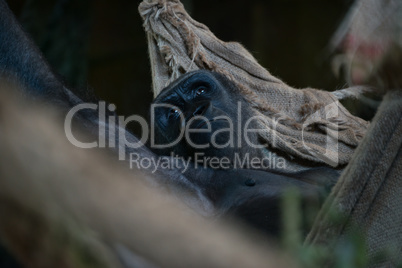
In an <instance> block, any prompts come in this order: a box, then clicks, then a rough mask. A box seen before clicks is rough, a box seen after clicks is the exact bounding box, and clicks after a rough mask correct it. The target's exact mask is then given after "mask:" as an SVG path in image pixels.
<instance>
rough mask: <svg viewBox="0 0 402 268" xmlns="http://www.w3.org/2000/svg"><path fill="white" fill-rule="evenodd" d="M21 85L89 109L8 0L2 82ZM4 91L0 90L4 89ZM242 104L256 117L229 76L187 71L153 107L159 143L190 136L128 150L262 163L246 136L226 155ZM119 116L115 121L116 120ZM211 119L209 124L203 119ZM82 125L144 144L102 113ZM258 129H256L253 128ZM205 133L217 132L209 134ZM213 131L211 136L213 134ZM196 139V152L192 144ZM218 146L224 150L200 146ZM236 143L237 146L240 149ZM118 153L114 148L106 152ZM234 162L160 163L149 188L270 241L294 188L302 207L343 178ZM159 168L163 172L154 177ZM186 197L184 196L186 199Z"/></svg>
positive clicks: (0, 51)
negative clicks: (183, 134)
mask: <svg viewBox="0 0 402 268" xmlns="http://www.w3.org/2000/svg"><path fill="white" fill-rule="evenodd" d="M5 80H8V81H9V80H12V81H17V82H18V84H19V85H21V86H20V88H21V90H20V91H19V94H20V95H21V96H23V97H25V98H28V99H30V100H31V101H36V102H37V101H42V102H45V103H48V104H51V105H53V106H55V107H57V109H58V110H59V111H61V112H62V113H64V114H67V113H68V112H69V111H70V110H71V109H72V108H73V107H76V106H77V105H80V104H84V103H85V101H84V100H82V99H80V98H79V97H77V96H76V95H75V94H74V93H73V92H72V90H70V89H69V88H68V87H67V86H66V85H65V84H64V83H63V82H62V80H61V79H59V77H58V76H57V75H56V74H55V73H54V72H53V71H52V69H51V67H50V66H49V64H48V63H47V62H46V60H45V59H44V56H43V55H42V54H41V52H40V51H39V49H38V48H37V47H36V45H35V44H34V43H33V42H32V40H31V39H30V38H29V37H28V36H27V34H26V33H25V32H24V31H23V29H22V27H21V26H20V24H19V23H18V22H17V20H16V18H15V17H14V15H13V14H12V12H11V11H10V9H9V8H8V6H7V4H6V2H5V1H4V0H0V82H2V81H3V82H4V81H5ZM0 87H1V84H0ZM237 103H240V104H241V106H242V108H243V111H242V113H241V115H242V117H244V118H248V117H250V116H252V114H251V110H250V105H249V104H248V103H247V102H246V101H245V99H244V98H243V97H242V96H241V95H239V94H236V93H235V90H234V86H233V84H232V83H230V82H229V81H228V80H227V79H225V78H224V77H223V76H221V75H219V74H217V73H213V72H207V71H198V72H194V73H189V74H187V75H184V76H183V77H181V78H179V80H177V81H175V82H173V83H172V85H170V86H169V87H168V88H166V89H165V90H163V91H162V92H161V93H160V95H159V96H157V98H156V99H155V101H154V109H153V111H154V120H155V141H156V143H157V144H168V143H171V142H172V141H175V139H176V137H177V135H179V132H180V131H181V130H182V129H183V124H184V123H185V122H187V123H189V124H187V125H189V130H191V131H188V132H189V134H188V137H189V138H190V139H180V140H179V141H178V142H177V143H176V144H174V145H172V146H170V147H169V146H168V147H166V148H156V146H150V147H151V148H147V147H146V146H145V145H142V146H140V147H137V148H133V147H131V146H127V145H126V144H125V145H124V146H126V148H125V153H126V155H127V156H129V155H130V154H132V153H136V154H138V155H140V157H142V158H148V159H151V158H152V159H156V160H157V159H160V157H162V156H161V155H167V154H169V153H170V152H171V151H173V152H175V153H177V154H178V155H180V156H185V157H189V156H191V155H192V154H194V153H196V152H203V153H205V155H207V156H211V157H212V156H218V157H226V156H227V157H229V160H230V161H233V157H234V155H235V154H236V153H239V154H241V155H244V154H246V153H251V154H252V155H253V156H256V157H261V151H260V150H258V149H253V148H250V147H249V146H239V142H240V143H243V144H244V143H245V142H247V140H245V139H246V138H245V137H241V138H240V139H238V140H237V141H236V144H234V146H228V148H223V149H220V148H219V146H221V145H225V144H226V143H227V142H228V140H230V136H233V137H234V136H236V137H238V136H239V133H238V132H236V131H235V133H230V132H229V131H226V132H225V131H222V132H220V131H219V130H222V129H227V128H228V127H229V126H230V124H231V123H233V122H234V124H235V126H234V127H233V126H231V127H232V129H242V128H244V127H245V124H246V123H245V122H240V121H239V120H232V122H231V119H234V118H236V113H237V109H236V108H235V105H236V104H237ZM114 116H116V115H114ZM205 118H206V119H207V120H206V121H205V120H204V119H205ZM74 120H75V122H76V124H78V125H79V126H80V128H81V129H83V130H85V131H86V132H87V133H89V134H91V135H93V136H94V137H98V133H99V129H100V128H101V127H102V128H105V129H106V131H105V133H106V134H105V135H107V136H108V138H109V137H110V135H111V133H112V134H113V133H114V134H115V135H113V136H114V137H115V139H117V138H118V136H119V134H120V133H122V132H123V134H124V138H125V140H127V141H129V142H136V143H138V142H139V140H138V139H137V138H136V137H135V136H134V135H132V134H131V133H130V132H129V131H127V130H125V129H124V130H122V129H117V128H114V126H113V127H112V126H111V125H110V122H109V121H105V120H104V119H102V118H101V117H100V116H99V114H98V111H97V110H92V109H85V110H80V111H79V112H77V113H76V114H75V115H74ZM251 128H253V125H252V124H251V125H250V129H251ZM205 130H208V131H209V130H211V131H209V132H211V134H210V133H209V132H207V131H205ZM212 130H213V132H214V133H213V132H212ZM190 140H192V141H195V142H196V143H197V144H196V145H197V146H192V144H190V142H189V141H190ZM248 141H249V142H251V143H252V144H257V143H258V136H257V135H251V136H250V138H249V140H248ZM211 142H216V143H217V145H219V146H212V147H206V148H203V147H202V148H198V145H205V144H206V145H208V144H210V143H211ZM235 145H236V146H235ZM108 150H109V151H112V153H116V152H117V150H116V149H115V148H110V149H108ZM232 164H233V163H231V165H230V167H229V168H227V169H215V168H211V167H210V166H203V167H201V168H200V167H197V165H196V163H194V162H191V163H190V165H189V166H184V165H182V164H178V165H176V166H174V167H173V168H171V167H157V166H155V165H154V164H153V165H151V166H150V167H149V168H148V169H146V170H141V172H144V174H146V178H147V180H148V181H147V182H148V183H150V184H152V185H158V186H160V187H161V188H164V189H166V190H167V191H169V192H170V193H172V194H173V195H177V196H179V198H180V199H181V200H182V201H183V202H184V203H185V204H187V205H188V206H190V207H192V208H194V209H195V210H196V211H198V212H199V213H200V214H202V215H205V216H207V217H223V216H228V215H229V216H232V215H235V216H237V217H238V218H240V219H243V220H244V221H245V222H247V223H249V224H250V225H251V226H254V227H256V228H258V229H260V230H262V231H264V232H266V233H268V234H270V235H273V236H276V235H278V234H279V233H280V228H281V212H280V211H281V206H280V204H281V199H282V197H283V194H284V192H285V191H286V190H287V189H288V188H289V187H292V188H296V189H298V191H299V192H300V195H301V199H302V201H303V204H306V206H308V204H309V202H310V201H311V202H313V203H315V202H321V201H322V200H323V197H325V195H326V194H327V193H328V189H330V188H331V187H332V185H333V184H334V182H335V181H336V179H337V176H338V173H336V172H335V173H333V172H332V171H331V169H326V168H311V169H309V170H306V171H303V172H296V173H295V172H286V170H284V171H283V172H281V173H278V172H271V171H267V170H264V171H262V170H253V169H242V168H235V167H233V165H232ZM154 169H156V170H157V172H155V173H154V172H152V171H153V170H154ZM183 193H184V194H183Z"/></svg>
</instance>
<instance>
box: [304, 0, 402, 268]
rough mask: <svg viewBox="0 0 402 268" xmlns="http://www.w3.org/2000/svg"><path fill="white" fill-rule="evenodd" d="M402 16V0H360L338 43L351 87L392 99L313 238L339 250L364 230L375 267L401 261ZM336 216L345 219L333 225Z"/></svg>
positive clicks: (381, 111)
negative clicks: (364, 85)
mask: <svg viewBox="0 0 402 268" xmlns="http://www.w3.org/2000/svg"><path fill="white" fill-rule="evenodd" d="M401 14H402V1H400V0H388V1H377V0H358V1H356V2H355V4H354V6H353V7H352V9H351V10H350V12H349V14H348V16H347V17H346V18H345V20H344V22H343V24H342V25H341V26H340V28H339V30H338V31H337V32H336V34H335V36H334V38H333V40H332V45H333V47H334V48H336V49H338V50H340V52H341V54H339V55H338V56H337V57H335V59H334V62H335V65H338V66H339V65H343V67H344V69H345V70H347V73H346V76H347V78H348V80H349V82H350V83H362V82H364V83H370V84H371V85H374V86H377V87H378V88H379V90H380V91H382V92H386V91H388V93H387V94H386V96H385V97H384V100H383V102H382V104H381V106H380V107H379V109H378V111H377V114H376V116H375V118H374V119H373V121H372V123H371V126H370V128H369V129H368V131H367V133H366V136H365V137H364V139H363V140H362V142H361V144H360V145H359V147H358V148H357V150H356V152H355V154H354V156H353V159H352V160H351V162H350V163H349V165H348V166H347V168H346V169H345V170H344V172H343V174H342V176H341V178H340V179H339V181H338V183H337V184H336V185H335V187H334V189H333V190H332V193H331V195H330V197H329V198H328V200H327V201H326V203H325V205H324V207H323V209H322V211H321V213H320V215H319V216H318V217H317V219H316V221H315V225H314V227H313V229H312V231H311V232H310V234H309V236H308V238H307V240H306V244H307V245H320V246H321V247H322V246H327V247H328V248H329V250H332V248H333V247H334V246H335V245H336V243H337V242H340V241H342V239H343V238H344V237H345V236H346V237H347V236H349V235H350V232H355V231H356V227H358V228H359V229H360V230H359V231H362V233H363V234H365V238H366V244H367V251H366V254H367V257H368V258H369V259H370V267H396V266H398V267H399V266H400V265H401V263H402V254H401V252H402V183H401V179H402V90H401V87H402V80H401V77H402V76H401V72H402V53H400V51H402V49H401V48H402V16H401ZM398 51H399V52H398ZM334 211H339V212H341V213H342V214H343V215H345V216H346V218H344V219H343V220H342V221H341V222H338V223H334V221H333V220H332V219H331V218H332V216H331V214H332V213H333V212H334ZM384 253H388V254H384ZM379 256H382V258H378V257H379Z"/></svg>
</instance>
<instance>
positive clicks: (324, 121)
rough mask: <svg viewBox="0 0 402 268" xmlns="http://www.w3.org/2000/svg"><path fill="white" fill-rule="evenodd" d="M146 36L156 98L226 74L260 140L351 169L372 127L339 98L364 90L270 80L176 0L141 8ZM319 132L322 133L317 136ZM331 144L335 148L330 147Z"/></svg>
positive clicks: (294, 155) (292, 155)
mask: <svg viewBox="0 0 402 268" xmlns="http://www.w3.org/2000/svg"><path fill="white" fill-rule="evenodd" d="M139 11H140V14H141V16H142V17H143V19H144V28H145V31H146V32H147V36H148V45H149V54H150V60H151V67H152V77H153V92H154V95H155V96H156V95H158V93H159V92H160V91H161V90H162V89H163V88H164V87H165V86H167V85H168V84H169V83H170V82H172V81H173V80H175V79H177V78H178V77H179V76H180V75H182V74H184V73H186V72H190V71H193V70H198V69H207V70H211V71H215V72H218V73H221V74H224V75H226V76H227V77H228V78H229V79H230V80H232V81H233V82H235V84H236V85H237V87H238V90H239V91H240V92H241V93H242V94H243V95H244V96H245V97H246V98H247V99H248V101H249V102H250V103H251V105H252V107H253V108H254V112H255V114H256V115H257V116H258V118H260V124H261V125H260V128H261V129H265V130H266V131H263V132H262V133H260V135H261V137H262V138H263V139H264V140H265V141H266V142H267V144H269V145H270V147H271V148H272V149H274V150H278V151H281V152H283V153H286V154H288V155H289V159H293V160H292V161H287V165H286V166H287V167H290V168H294V169H298V168H300V167H298V166H295V163H296V162H297V160H309V161H312V162H315V163H326V164H329V165H331V166H333V167H341V166H343V165H345V164H347V163H348V162H349V160H350V158H351V155H352V153H353V151H354V149H355V148H356V146H357V145H358V144H359V142H360V140H361V139H362V137H363V136H364V133H365V132H366V129H367V126H368V123H367V122H366V121H364V120H362V119H360V118H358V117H355V116H353V115H351V114H350V113H349V112H348V111H347V110H346V109H345V108H344V107H343V106H342V105H341V104H340V103H339V101H338V99H341V98H345V97H349V96H355V95H358V94H359V93H361V92H362V91H363V90H364V88H362V87H358V88H352V89H345V90H342V91H338V92H335V93H330V92H326V91H321V90H317V89H311V88H306V89H301V90H300V89H295V88H292V87H290V86H288V85H286V84H285V83H284V82H282V81H281V80H279V79H278V78H276V77H274V76H272V75H271V74H270V73H269V72H268V71H267V70H266V69H264V68H263V67H262V66H261V65H259V64H258V63H257V61H256V60H255V59H254V57H253V56H252V55H251V54H250V53H249V52H248V51H247V50H246V49H245V48H244V47H242V46H241V45H240V44H238V43H234V42H230V43H225V42H223V41H221V40H219V39H218V38H217V37H215V36H214V35H213V34H212V33H211V31H210V30H209V29H208V28H207V27H206V26H205V25H203V24H201V23H199V22H197V21H195V20H193V19H192V18H191V17H190V16H189V15H188V14H187V12H186V11H185V9H184V7H183V5H182V4H181V3H180V1H178V0H171V1H168V0H146V1H143V2H142V3H141V4H140V6H139ZM315 129H319V131H316V130H315ZM328 144H331V146H328Z"/></svg>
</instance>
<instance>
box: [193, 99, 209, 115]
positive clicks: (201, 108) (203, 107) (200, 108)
mask: <svg viewBox="0 0 402 268" xmlns="http://www.w3.org/2000/svg"><path fill="white" fill-rule="evenodd" d="M209 106H210V102H209V101H206V102H202V103H199V104H198V105H197V107H196V108H195V110H194V112H193V116H202V115H204V114H205V113H206V112H207V110H208V108H209Z"/></svg>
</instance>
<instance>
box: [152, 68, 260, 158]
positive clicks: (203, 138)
mask: <svg viewBox="0 0 402 268" xmlns="http://www.w3.org/2000/svg"><path fill="white" fill-rule="evenodd" d="M151 117H152V118H151V121H152V125H153V127H154V133H155V135H154V141H155V144H154V145H153V146H152V145H151V148H152V149H153V150H154V151H156V152H157V153H158V154H165V155H167V154H170V153H172V152H173V153H175V154H177V155H180V156H184V157H191V156H193V155H194V154H195V153H202V154H203V155H205V156H209V157H227V158H228V159H230V160H231V161H233V158H234V157H235V154H238V155H239V156H242V155H244V154H245V153H249V154H253V155H254V156H258V155H259V150H256V149H254V146H253V145H257V144H258V136H257V134H256V133H255V132H245V131H244V130H245V129H250V130H251V129H256V123H257V121H256V120H249V119H250V118H252V117H253V112H252V110H251V106H250V103H248V102H247V101H246V100H245V99H244V97H243V96H242V95H241V94H239V93H238V90H237V89H236V87H235V85H234V83H233V82H231V81H230V80H228V79H227V78H226V77H224V76H223V75H221V74H218V73H215V72H209V71H204V70H201V71H195V72H191V73H188V74H186V75H184V76H182V77H181V78H179V79H178V80H176V81H175V82H173V83H172V84H171V85H169V86H168V87H167V88H165V89H164V90H162V92H161V93H160V94H159V95H158V96H157V98H156V99H155V100H154V102H153V105H152V112H151ZM160 145H163V147H164V148H161V146H160ZM158 147H159V148H158Z"/></svg>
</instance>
